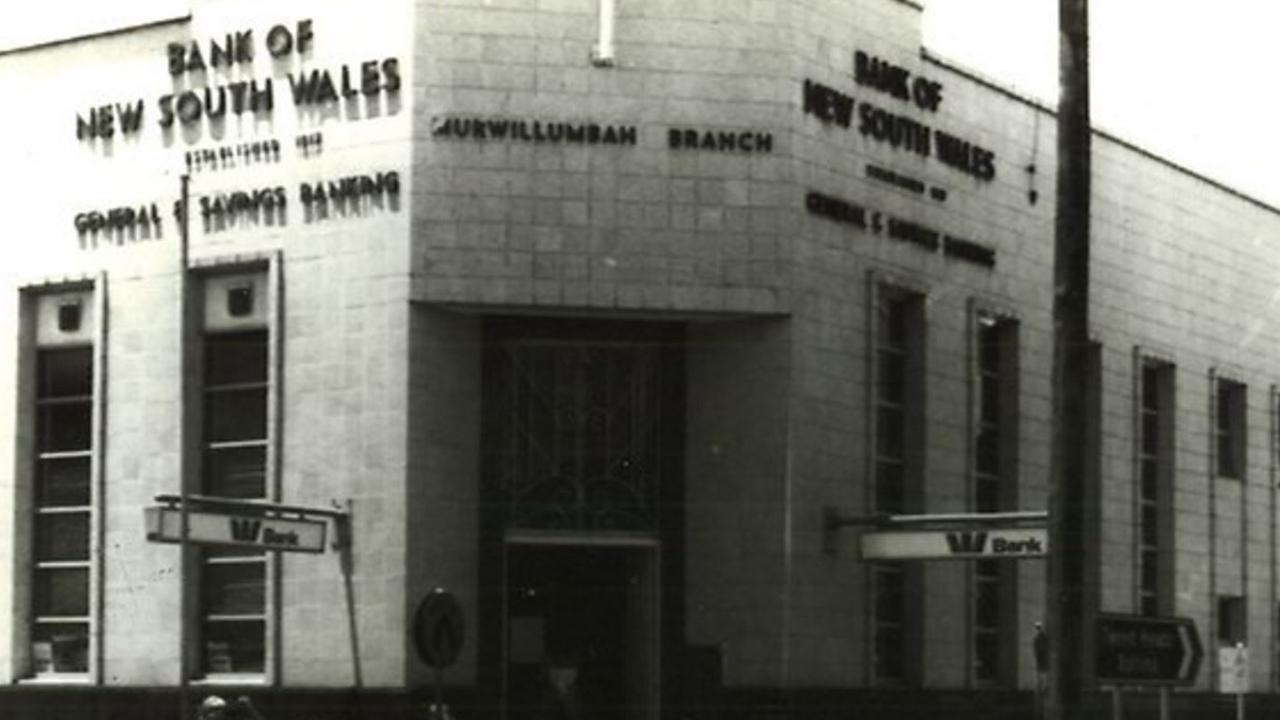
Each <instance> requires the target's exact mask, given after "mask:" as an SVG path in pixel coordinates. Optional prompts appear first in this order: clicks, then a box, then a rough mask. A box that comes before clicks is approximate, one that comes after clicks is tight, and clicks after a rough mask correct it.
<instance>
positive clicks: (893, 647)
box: [876, 627, 903, 679]
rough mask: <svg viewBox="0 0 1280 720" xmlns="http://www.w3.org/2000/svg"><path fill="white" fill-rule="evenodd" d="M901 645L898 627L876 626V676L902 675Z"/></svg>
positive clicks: (894, 676)
mask: <svg viewBox="0 0 1280 720" xmlns="http://www.w3.org/2000/svg"><path fill="white" fill-rule="evenodd" d="M902 645H903V639H902V630H901V629H900V628H891V627H881V628H876V677H879V678H885V679H894V678H900V677H902V665H903V663H902V650H903V648H902Z"/></svg>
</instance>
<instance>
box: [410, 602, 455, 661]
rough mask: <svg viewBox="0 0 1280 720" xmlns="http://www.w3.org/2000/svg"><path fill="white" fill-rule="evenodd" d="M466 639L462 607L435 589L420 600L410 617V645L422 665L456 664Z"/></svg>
mask: <svg viewBox="0 0 1280 720" xmlns="http://www.w3.org/2000/svg"><path fill="white" fill-rule="evenodd" d="M465 637H466V634H465V626H464V624H463V621H462V606H461V605H459V604H458V600H457V598H455V597H454V596H453V594H452V593H450V592H448V591H446V590H441V589H440V588H436V589H435V590H432V591H431V592H430V593H428V594H427V596H426V597H424V598H422V602H420V603H418V611H417V612H416V613H415V614H414V617H413V644H414V645H415V646H416V647H417V649H418V657H420V658H422V662H424V663H426V664H427V665H428V666H430V667H433V668H446V667H449V666H450V665H452V664H454V663H455V662H457V660H458V653H459V652H461V651H462V641H463V639H464V638H465Z"/></svg>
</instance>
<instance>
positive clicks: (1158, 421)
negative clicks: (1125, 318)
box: [1133, 348, 1178, 617]
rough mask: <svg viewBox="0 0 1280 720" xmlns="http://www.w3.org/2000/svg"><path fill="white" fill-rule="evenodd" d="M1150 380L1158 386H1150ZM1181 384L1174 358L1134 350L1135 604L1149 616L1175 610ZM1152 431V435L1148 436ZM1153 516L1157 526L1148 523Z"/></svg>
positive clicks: (1142, 612)
mask: <svg viewBox="0 0 1280 720" xmlns="http://www.w3.org/2000/svg"><path fill="white" fill-rule="evenodd" d="M1149 382H1154V384H1155V386H1154V387H1149V386H1148V383H1149ZM1177 385H1178V383H1177V365H1176V364H1175V363H1174V362H1173V361H1172V360H1169V359H1167V358H1165V357H1161V356H1158V355H1153V354H1151V353H1149V352H1147V351H1145V350H1144V349H1143V348H1137V349H1136V350H1135V353H1134V403H1133V405H1134V429H1133V448H1134V450H1133V452H1134V486H1133V498H1134V500H1133V507H1134V510H1133V512H1134V535H1133V537H1134V565H1133V567H1134V573H1133V577H1134V610H1135V612H1137V613H1138V614H1140V615H1145V616H1149V617H1150V616H1163V615H1171V614H1173V612H1174V591H1173V582H1174V578H1173V561H1174V552H1173V543H1174V537H1175V535H1174V527H1173V523H1174V521H1175V517H1174V512H1173V498H1174V487H1173V485H1174V477H1175V474H1176V468H1175V467H1174V465H1175V463H1176V462H1177V453H1176V449H1175V443H1176V441H1177V415H1178V412H1177V407H1178V393H1177ZM1153 403H1154V404H1153ZM1152 432H1154V437H1149V433H1152ZM1151 519H1154V523H1155V527H1154V528H1148V527H1147V525H1148V521H1149V520H1151Z"/></svg>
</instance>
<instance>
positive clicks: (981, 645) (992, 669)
mask: <svg viewBox="0 0 1280 720" xmlns="http://www.w3.org/2000/svg"><path fill="white" fill-rule="evenodd" d="M973 650H974V663H975V666H974V673H975V674H976V675H977V676H978V679H979V680H994V679H995V678H996V668H997V663H998V662H999V659H1000V639H999V636H997V635H996V634H995V633H991V632H980V633H977V634H976V635H975V636H974V638H973Z"/></svg>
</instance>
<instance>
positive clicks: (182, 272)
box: [177, 173, 194, 720]
mask: <svg viewBox="0 0 1280 720" xmlns="http://www.w3.org/2000/svg"><path fill="white" fill-rule="evenodd" d="M180 192H181V195H180V197H179V200H178V203H179V207H180V208H181V213H182V215H181V216H180V217H179V218H177V220H178V222H177V225H178V278H177V280H178V408H179V411H178V412H179V417H178V428H179V430H178V464H179V469H178V497H179V498H180V499H179V502H178V505H179V507H180V508H181V513H182V515H181V521H180V523H181V528H180V530H179V535H178V580H179V583H180V584H179V586H178V638H179V641H178V646H179V647H178V652H179V655H178V713H179V715H178V717H179V718H181V720H187V718H189V717H191V667H190V664H189V661H188V658H189V657H190V656H191V648H190V646H191V644H192V640H193V633H192V632H191V629H190V628H189V627H188V625H189V623H188V622H187V620H188V618H189V615H188V611H187V610H188V609H187V606H188V605H189V604H190V603H192V602H194V598H193V594H192V592H191V589H190V586H191V577H192V572H191V571H192V567H191V566H192V563H191V557H190V555H191V551H190V547H191V544H190V543H189V542H188V537H189V533H190V524H191V515H190V513H191V511H190V509H189V507H188V504H187V493H188V492H189V491H190V488H189V487H188V486H187V484H188V481H189V479H190V477H191V460H190V458H189V455H190V453H189V448H188V445H189V442H188V437H187V430H186V428H188V427H190V425H191V423H190V422H189V419H188V418H187V415H188V414H189V413H190V399H191V398H190V393H189V391H188V388H187V372H188V370H189V369H190V367H189V366H190V365H191V350H190V347H189V345H190V343H189V342H188V338H187V327H188V323H190V320H191V318H190V315H191V298H190V295H191V292H190V290H189V289H188V288H187V264H188V260H189V257H190V253H191V236H190V233H191V220H190V218H191V176H190V175H187V174H186V173H184V174H183V175H182V185H181V190H180Z"/></svg>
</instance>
